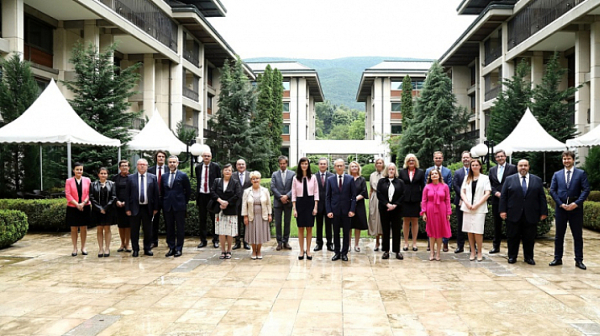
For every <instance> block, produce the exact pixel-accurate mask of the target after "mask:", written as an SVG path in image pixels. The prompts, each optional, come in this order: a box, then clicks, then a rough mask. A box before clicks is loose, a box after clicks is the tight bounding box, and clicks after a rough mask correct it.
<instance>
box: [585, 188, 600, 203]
mask: <svg viewBox="0 0 600 336" xmlns="http://www.w3.org/2000/svg"><path fill="white" fill-rule="evenodd" d="M587 200H588V201H590V202H600V191H598V190H592V191H590V194H589V196H588V198H587Z"/></svg>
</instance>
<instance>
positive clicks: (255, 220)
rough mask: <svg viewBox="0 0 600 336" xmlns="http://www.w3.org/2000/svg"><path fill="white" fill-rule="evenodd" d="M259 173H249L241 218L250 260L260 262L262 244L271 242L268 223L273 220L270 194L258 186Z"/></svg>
mask: <svg viewBox="0 0 600 336" xmlns="http://www.w3.org/2000/svg"><path fill="white" fill-rule="evenodd" d="M260 177H261V175H260V173H259V172H257V171H253V172H251V173H250V181H251V182H252V187H250V188H248V189H246V190H244V197H243V198H242V200H243V202H242V216H243V217H244V225H246V230H245V235H244V241H245V242H247V243H248V244H250V246H252V257H251V258H252V260H255V259H259V260H261V259H262V258H263V257H262V253H261V247H262V244H264V243H266V242H268V241H269V240H271V228H270V227H269V223H271V221H272V220H273V217H272V213H273V212H272V209H271V194H270V193H269V190H268V189H267V188H265V187H263V186H261V185H260Z"/></svg>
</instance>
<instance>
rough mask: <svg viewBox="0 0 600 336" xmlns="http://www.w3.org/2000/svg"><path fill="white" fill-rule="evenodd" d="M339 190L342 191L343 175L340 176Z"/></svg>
mask: <svg viewBox="0 0 600 336" xmlns="http://www.w3.org/2000/svg"><path fill="white" fill-rule="evenodd" d="M338 178H339V179H338V188H340V191H342V175H338Z"/></svg>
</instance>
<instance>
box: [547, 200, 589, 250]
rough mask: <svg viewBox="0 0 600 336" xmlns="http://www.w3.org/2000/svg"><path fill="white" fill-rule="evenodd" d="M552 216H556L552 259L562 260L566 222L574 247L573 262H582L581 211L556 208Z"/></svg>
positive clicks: (578, 209) (579, 209)
mask: <svg viewBox="0 0 600 336" xmlns="http://www.w3.org/2000/svg"><path fill="white" fill-rule="evenodd" d="M554 214H555V216H556V217H555V220H556V237H555V238H554V258H556V259H562V256H563V249H564V244H565V232H566V231H567V222H568V223H569V227H570V228H571V234H572V235H573V245H575V261H583V209H582V208H576V209H575V210H573V211H567V210H565V209H563V208H559V207H556V211H555V212H554Z"/></svg>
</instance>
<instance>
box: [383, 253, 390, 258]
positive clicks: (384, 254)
mask: <svg viewBox="0 0 600 336" xmlns="http://www.w3.org/2000/svg"><path fill="white" fill-rule="evenodd" d="M381 259H390V253H389V252H383V255H382V256H381Z"/></svg>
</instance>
